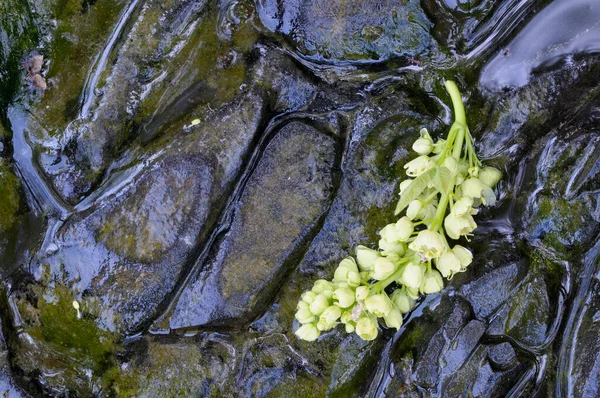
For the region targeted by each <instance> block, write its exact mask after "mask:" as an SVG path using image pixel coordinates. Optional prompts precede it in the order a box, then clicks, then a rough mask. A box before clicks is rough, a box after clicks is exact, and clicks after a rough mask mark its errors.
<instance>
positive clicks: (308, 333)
mask: <svg viewBox="0 0 600 398" xmlns="http://www.w3.org/2000/svg"><path fill="white" fill-rule="evenodd" d="M320 335H321V332H320V331H319V329H317V327H316V326H315V324H313V323H307V324H305V325H302V326H300V327H299V328H298V330H296V336H298V337H299V338H301V339H302V340H306V341H315V340H316V339H317V338H318V337H319V336H320Z"/></svg>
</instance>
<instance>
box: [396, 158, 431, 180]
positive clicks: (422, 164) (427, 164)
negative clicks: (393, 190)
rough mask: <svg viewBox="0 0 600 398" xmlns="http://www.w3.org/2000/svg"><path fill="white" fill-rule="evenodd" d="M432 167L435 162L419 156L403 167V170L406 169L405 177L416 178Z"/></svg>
mask: <svg viewBox="0 0 600 398" xmlns="http://www.w3.org/2000/svg"><path fill="white" fill-rule="evenodd" d="M434 167H435V162H434V161H433V160H432V159H431V158H429V156H427V155H421V156H419V157H417V158H416V159H413V160H411V161H410V162H408V163H406V164H405V165H404V168H405V169H406V175H408V176H409V177H418V176H420V175H421V174H423V173H424V172H426V171H427V170H429V169H432V168H434Z"/></svg>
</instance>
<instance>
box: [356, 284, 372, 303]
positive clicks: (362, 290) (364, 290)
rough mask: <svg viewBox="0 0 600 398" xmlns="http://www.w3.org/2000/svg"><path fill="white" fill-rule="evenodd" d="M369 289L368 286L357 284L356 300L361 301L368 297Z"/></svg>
mask: <svg viewBox="0 0 600 398" xmlns="http://www.w3.org/2000/svg"><path fill="white" fill-rule="evenodd" d="M370 292H371V289H369V287H368V286H359V287H357V288H356V301H363V300H364V299H366V298H367V297H369V293H370Z"/></svg>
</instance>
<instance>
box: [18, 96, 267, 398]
mask: <svg viewBox="0 0 600 398" xmlns="http://www.w3.org/2000/svg"><path fill="white" fill-rule="evenodd" d="M262 106H263V105H262V100H261V98H260V97H258V96H256V95H255V94H252V93H248V94H247V95H245V96H244V97H241V98H239V99H238V100H236V101H234V102H233V103H232V104H230V105H228V106H225V107H223V108H222V109H221V110H219V111H218V112H216V113H215V115H214V116H213V117H212V118H210V119H208V120H205V121H203V123H202V124H200V125H197V126H194V127H192V128H190V129H189V130H188V131H187V132H184V133H183V134H181V135H180V136H179V137H178V139H177V140H175V141H174V142H169V143H165V144H164V145H162V146H161V148H162V149H161V150H159V151H157V152H151V151H149V152H148V153H147V154H146V156H145V157H144V158H143V160H142V162H141V163H139V164H136V165H132V166H131V167H130V168H127V169H125V170H123V171H121V173H122V175H121V176H120V177H119V178H116V179H115V180H113V184H114V185H112V186H111V187H106V190H104V191H103V192H101V193H99V196H98V197H96V198H95V203H93V204H92V205H90V206H91V207H89V208H88V209H84V210H82V211H81V212H80V213H78V214H75V215H73V216H71V217H70V218H69V219H68V220H67V221H66V222H65V223H64V224H62V225H60V226H59V228H58V230H56V231H53V232H54V235H53V236H50V238H49V239H48V240H47V241H46V242H45V243H44V244H43V246H42V248H41V249H40V251H39V253H37V255H36V256H35V257H34V262H33V264H32V265H33V271H34V275H35V276H36V278H37V282H36V283H31V284H28V283H27V282H30V281H28V280H19V284H18V286H17V287H16V288H15V289H14V291H13V292H12V294H11V300H12V301H13V302H14V305H13V307H12V309H13V313H12V317H13V321H14V322H15V323H18V324H19V325H20V334H19V340H18V343H17V344H16V345H15V347H14V348H15V350H17V352H18V354H17V355H18V356H20V357H21V358H23V360H20V361H18V362H17V366H18V367H19V368H20V369H21V370H22V371H23V372H25V373H26V374H31V372H37V371H38V369H40V368H43V369H46V367H47V364H46V363H45V362H44V358H47V357H48V356H49V357H50V358H51V357H52V355H53V354H52V353H53V352H55V351H56V350H58V352H59V353H60V355H61V356H62V355H66V354H67V353H65V352H62V350H63V349H65V348H64V347H62V348H60V347H61V346H60V342H61V341H62V340H61V339H62V337H59V336H60V333H57V335H56V336H55V335H54V334H53V335H48V334H45V333H44V332H42V331H40V327H41V328H42V329H43V327H44V326H45V327H46V328H50V326H49V325H44V324H43V323H42V325H40V323H39V322H40V321H39V320H40V317H43V315H44V314H45V313H53V312H55V311H59V313H60V314H64V316H65V317H66V316H67V315H69V316H71V317H75V312H74V311H75V310H74V308H73V307H72V305H71V303H72V301H73V300H77V301H78V302H79V303H80V307H81V312H82V313H83V314H84V318H85V319H86V320H87V321H86V322H87V323H83V324H82V326H81V327H84V326H85V330H84V331H81V330H79V329H78V328H77V327H76V326H77V325H79V323H78V322H77V321H76V320H75V319H71V318H64V317H60V318H57V319H56V321H53V323H54V322H56V323H58V325H56V327H57V328H60V327H61V326H60V323H61V322H62V323H63V324H64V325H72V327H71V330H73V333H77V334H81V335H86V334H87V335H89V336H88V340H90V343H89V344H97V345H98V346H99V347H105V349H103V351H101V352H97V353H96V354H90V348H89V347H88V346H87V345H84V346H83V347H81V349H80V350H79V354H78V355H77V356H76V358H77V359H74V360H70V359H68V356H67V358H64V359H63V361H62V362H61V363H60V364H53V365H52V366H51V367H50V368H48V369H52V370H48V372H47V373H46V374H48V375H49V376H48V378H46V377H44V378H43V380H44V383H45V385H46V387H47V388H49V389H55V391H62V390H63V389H65V388H69V389H74V390H77V391H78V393H79V394H83V395H85V394H88V393H90V391H91V392H95V391H98V385H97V384H94V380H97V378H98V377H100V374H101V373H102V372H103V370H102V366H103V365H101V363H102V358H103V355H105V354H106V355H108V354H107V353H108V352H113V351H114V350H116V346H115V343H116V341H118V340H119V339H120V338H121V337H122V336H123V334H125V333H131V332H133V331H135V330H139V329H140V328H141V327H142V326H143V325H144V324H145V323H147V322H148V321H149V320H150V319H151V318H152V317H153V316H154V315H155V312H156V311H157V309H158V306H159V304H160V303H161V302H162V301H163V300H165V298H166V297H167V295H169V294H170V293H171V291H172V290H173V288H174V286H175V283H176V282H177V280H178V279H179V278H181V276H182V275H181V273H182V270H184V269H186V266H189V265H190V263H192V262H193V261H194V260H195V257H194V254H195V253H196V252H197V250H198V245H200V244H201V242H203V241H204V240H205V239H206V238H207V235H208V232H209V231H210V230H212V228H213V227H214V223H215V221H216V219H217V216H218V214H219V212H220V209H222V208H223V207H224V206H225V198H227V197H228V196H229V195H230V194H231V191H232V187H233V184H234V182H235V180H236V179H237V178H238V177H239V176H240V174H241V172H242V170H243V168H244V166H245V161H247V159H248V157H249V151H250V150H251V148H252V142H253V141H254V140H255V139H256V138H257V134H258V126H259V123H260V120H261V116H262ZM44 309H45V310H44ZM48 322H49V321H48ZM72 339H74V341H79V340H77V339H76V336H73V337H72ZM82 339H83V338H82ZM57 341H58V343H57ZM94 342H95V343H94ZM57 344H58V345H59V348H57V347H56V345H57ZM65 344H67V343H65ZM33 354H35V355H33ZM79 357H82V358H81V359H80V358H79ZM81 362H83V363H85V364H86V367H84V368H81V367H80V364H79V363H81ZM55 372H58V373H56V375H60V377H57V376H56V375H54V373H55Z"/></svg>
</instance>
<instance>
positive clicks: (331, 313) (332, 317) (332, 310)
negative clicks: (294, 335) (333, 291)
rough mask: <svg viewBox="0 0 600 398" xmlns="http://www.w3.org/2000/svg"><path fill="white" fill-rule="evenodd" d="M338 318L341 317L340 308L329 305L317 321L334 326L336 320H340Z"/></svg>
mask: <svg viewBox="0 0 600 398" xmlns="http://www.w3.org/2000/svg"><path fill="white" fill-rule="evenodd" d="M340 316H342V310H341V309H340V307H337V306H335V305H331V306H329V307H327V308H325V311H323V313H322V314H321V316H320V317H319V320H320V321H323V322H325V323H326V324H328V325H333V326H335V322H336V321H337V320H338V319H340ZM333 326H332V327H333Z"/></svg>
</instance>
